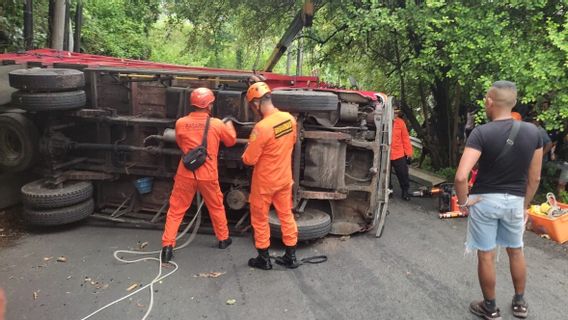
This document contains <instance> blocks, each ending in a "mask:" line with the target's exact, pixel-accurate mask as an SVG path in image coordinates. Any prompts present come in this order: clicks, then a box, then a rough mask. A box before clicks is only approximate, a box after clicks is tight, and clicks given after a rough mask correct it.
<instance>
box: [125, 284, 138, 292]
mask: <svg viewBox="0 0 568 320" xmlns="http://www.w3.org/2000/svg"><path fill="white" fill-rule="evenodd" d="M136 288H138V283H133V284H132V285H130V287H128V289H126V291H128V292H130V291H132V290H134V289H136Z"/></svg>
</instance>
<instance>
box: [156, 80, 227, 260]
mask: <svg viewBox="0 0 568 320" xmlns="http://www.w3.org/2000/svg"><path fill="white" fill-rule="evenodd" d="M214 101H215V95H214V94H213V92H212V91H211V90H209V89H207V88H197V89H195V90H193V91H192V92H191V96H190V104H191V106H192V107H193V111H192V112H190V113H189V115H187V116H185V117H183V118H180V119H178V120H177V122H176V142H177V145H178V147H179V148H180V149H181V151H182V152H183V153H184V154H186V153H187V152H188V151H189V150H191V149H193V148H195V147H197V146H199V145H201V142H202V139H203V134H204V130H205V124H206V121H207V119H208V118H209V121H210V122H209V129H208V132H207V159H206V161H205V163H204V164H203V165H202V166H201V167H199V168H197V170H195V171H193V172H192V171H190V170H188V169H187V168H186V167H185V166H184V164H183V163H182V161H181V160H180V163H179V165H178V169H177V172H176V175H175V177H174V180H175V181H174V187H173V190H172V194H171V196H170V208H169V210H168V213H167V217H166V226H165V228H164V234H163V236H162V262H168V261H169V260H170V259H171V258H172V256H173V247H174V246H175V244H176V235H177V233H178V229H179V226H180V224H181V222H182V220H183V216H184V215H185V212H186V211H187V209H189V207H190V206H191V202H192V201H193V197H194V196H195V193H196V192H197V191H199V192H200V193H201V195H202V196H203V200H204V201H205V205H206V206H207V209H208V211H209V216H210V217H211V221H212V223H213V230H214V232H215V236H216V237H217V239H218V240H219V245H218V246H219V248H220V249H225V248H227V247H228V246H229V245H231V243H232V239H231V238H230V237H229V229H228V227H227V217H226V216H225V207H224V206H223V194H222V193H221V188H220V186H219V174H218V171H217V155H218V153H219V143H220V142H223V144H224V145H225V146H227V147H230V146H233V145H234V144H235V143H236V141H237V133H236V131H235V127H234V126H233V123H232V122H231V121H227V123H223V121H221V120H219V119H217V118H213V117H211V116H210V113H211V108H212V107H213V102H214Z"/></svg>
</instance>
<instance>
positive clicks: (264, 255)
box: [242, 82, 298, 270]
mask: <svg viewBox="0 0 568 320" xmlns="http://www.w3.org/2000/svg"><path fill="white" fill-rule="evenodd" d="M247 101H248V102H249V106H250V107H251V108H252V109H253V111H254V112H255V113H257V114H258V115H261V116H262V120H261V121H259V122H258V123H257V124H256V125H255V126H254V128H253V131H252V133H251V135H250V137H249V141H248V146H247V148H246V150H245V152H244V153H243V156H242V159H243V162H244V164H246V165H250V166H254V170H253V175H252V183H251V192H250V197H249V203H250V216H251V223H252V227H253V229H254V240H255V247H256V249H257V251H258V256H257V257H256V258H252V259H250V260H249V261H248V265H249V266H250V267H253V268H258V269H263V270H270V269H272V263H271V262H270V255H269V252H268V248H269V247H270V227H269V225H268V212H269V209H270V205H271V204H273V205H274V208H275V209H276V213H277V215H278V219H279V220H280V223H281V225H282V227H281V228H282V241H283V242H284V245H285V246H286V253H285V254H284V255H283V256H281V257H280V258H279V259H277V260H276V262H277V263H278V264H281V265H283V266H285V267H287V268H296V267H298V262H297V259H296V243H297V242H298V227H297V225H296V221H295V220H294V214H293V213H292V185H293V183H294V181H293V180H292V150H293V149H294V144H295V143H296V138H297V133H296V119H295V118H294V117H293V116H292V115H291V114H289V113H288V112H282V111H280V110H278V109H277V108H276V107H274V105H273V104H272V99H271V90H270V88H269V87H268V85H267V84H266V83H264V82H257V83H255V84H253V85H251V86H250V87H249V89H248V91H247Z"/></svg>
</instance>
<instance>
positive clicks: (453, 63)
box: [0, 0, 568, 200]
mask: <svg viewBox="0 0 568 320" xmlns="http://www.w3.org/2000/svg"><path fill="white" fill-rule="evenodd" d="M70 2H71V3H72V8H75V6H76V4H77V3H78V0H72V1H70ZM82 3H83V6H84V26H83V35H82V47H81V48H82V50H83V51H84V52H88V53H93V54H103V55H111V56H117V57H124V58H136V59H150V60H154V61H163V62H171V63H181V64H189V65H198V66H207V67H219V68H237V69H247V70H251V69H252V70H259V69H262V67H263V63H264V62H265V61H266V59H267V58H268V56H269V55H270V53H271V51H272V49H273V48H274V46H275V44H276V43H277V41H278V39H279V38H280V36H281V35H282V34H283V32H284V30H285V29H286V27H287V26H288V24H289V23H290V22H291V20H292V19H293V17H294V16H295V14H296V13H297V12H298V10H299V9H301V7H302V5H303V1H300V0H296V1H294V0H278V1H270V2H267V1H264V0H225V1H209V0H181V1H180V0H108V1H98V0H83V1H82ZM314 3H315V10H316V12H315V18H314V21H313V26H312V27H311V28H308V29H305V31H304V32H303V33H302V34H301V35H300V36H298V37H297V40H296V41H295V42H294V44H293V45H292V47H291V48H289V51H291V54H290V57H289V59H290V63H289V64H288V66H287V56H286V55H285V56H284V57H283V58H282V59H281V60H280V62H279V64H278V65H277V66H276V68H275V71H276V72H280V73H286V72H289V73H291V74H295V73H296V53H297V50H298V47H299V46H301V47H303V58H304V59H303V61H304V63H303V66H302V73H303V74H313V75H318V76H320V78H321V79H323V81H325V82H327V83H329V84H330V85H332V86H342V87H348V88H349V87H352V86H354V85H357V86H359V87H361V88H368V89H373V90H380V91H384V92H388V93H389V94H391V95H394V96H396V97H397V99H398V100H399V101H400V105H401V107H402V110H403V111H404V113H405V115H406V118H407V119H408V121H409V124H410V127H411V128H412V130H413V131H414V132H415V135H416V136H417V137H418V138H420V139H421V140H422V141H423V143H424V146H425V148H427V149H428V150H429V151H430V159H428V168H431V169H432V170H434V171H437V172H439V173H441V174H443V175H445V176H449V175H451V174H452V172H453V171H452V170H453V169H452V168H455V167H456V165H457V162H458V161H459V156H460V152H461V150H462V149H463V138H462V132H463V125H464V122H465V117H466V112H467V109H468V108H473V107H476V106H477V107H478V108H479V110H480V112H479V113H478V119H477V120H478V122H483V121H484V119H483V112H482V98H483V95H484V93H485V91H486V89H487V87H488V86H489V85H490V84H491V83H492V82H493V81H495V80H498V79H508V80H511V81H514V82H516V83H517V86H518V87H519V89H520V103H522V104H526V105H528V106H529V107H530V109H531V110H532V111H531V115H534V116H536V117H537V118H538V119H539V120H542V121H543V122H544V124H545V126H546V128H547V130H549V131H557V132H563V131H565V129H566V120H567V119H568V90H566V89H567V88H568V19H567V16H568V4H567V3H566V1H563V0H504V1H493V0H480V1H474V2H471V1H443V0H426V1H403V0H398V1H390V0H389V1H374V0H360V1H340V0H316V1H314ZM48 4H49V0H35V1H34V13H35V17H34V29H35V42H34V43H35V46H36V47H45V44H46V41H47V39H48V30H47V18H46V17H47V12H48V7H49V5H48ZM73 10H74V9H73ZM73 10H72V11H73ZM72 13H73V12H72ZM0 30H1V32H0V42H1V43H0V48H1V50H3V51H17V50H21V49H22V42H23V39H22V1H19V0H5V1H4V5H3V6H2V7H1V8H0ZM350 77H351V80H350V79H349V78H350ZM564 160H566V159H564ZM547 170H548V171H547V174H545V175H544V180H543V186H542V187H541V190H542V191H543V192H544V191H548V190H549V189H554V187H553V185H554V183H555V182H554V179H556V177H555V175H557V172H556V171H554V170H553V169H547ZM545 171H546V170H545ZM548 172H550V173H548ZM549 180H550V182H549ZM549 185H551V186H552V187H551V188H549V187H548V186H549ZM565 200H568V199H565Z"/></svg>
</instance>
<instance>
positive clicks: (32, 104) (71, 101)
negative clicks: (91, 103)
mask: <svg viewBox="0 0 568 320" xmlns="http://www.w3.org/2000/svg"><path fill="white" fill-rule="evenodd" d="M86 102H87V96H86V95H85V91H83V90H77V91H67V92H44V93H27V92H22V91H16V92H14V93H12V103H14V104H15V105H16V106H17V107H18V108H21V109H24V110H27V111H54V110H72V109H77V108H81V107H83V106H85V103H86Z"/></svg>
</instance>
